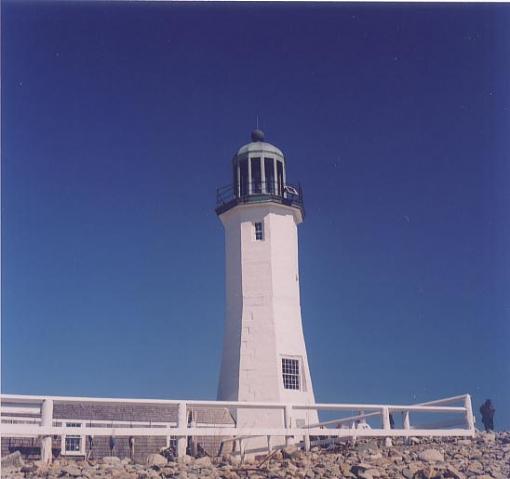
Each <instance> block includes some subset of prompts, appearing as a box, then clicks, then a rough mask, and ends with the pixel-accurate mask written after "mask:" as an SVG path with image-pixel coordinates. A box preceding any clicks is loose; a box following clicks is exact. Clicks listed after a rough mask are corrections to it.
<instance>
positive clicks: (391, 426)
mask: <svg viewBox="0 0 510 479" xmlns="http://www.w3.org/2000/svg"><path fill="white" fill-rule="evenodd" d="M390 428H391V429H395V419H393V414H391V412H390Z"/></svg>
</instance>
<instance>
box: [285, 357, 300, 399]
mask: <svg viewBox="0 0 510 479" xmlns="http://www.w3.org/2000/svg"><path fill="white" fill-rule="evenodd" d="M284 360H285V361H296V362H297V367H298V371H297V380H298V387H297V388H287V387H285V379H284V372H283V361H284ZM280 368H281V369H280V372H281V376H280V377H281V378H282V386H283V389H284V390H285V391H298V392H299V391H306V388H305V382H304V376H303V360H302V358H301V357H300V356H282V357H281V360H280ZM285 374H287V375H289V373H285ZM294 376H296V375H294Z"/></svg>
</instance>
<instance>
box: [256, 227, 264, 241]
mask: <svg viewBox="0 0 510 479" xmlns="http://www.w3.org/2000/svg"><path fill="white" fill-rule="evenodd" d="M255 239H256V240H257V241H262V240H263V239H264V223H255Z"/></svg>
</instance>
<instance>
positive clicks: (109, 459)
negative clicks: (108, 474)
mask: <svg viewBox="0 0 510 479" xmlns="http://www.w3.org/2000/svg"><path fill="white" fill-rule="evenodd" d="M102 461H103V464H109V465H111V466H114V465H119V464H120V458H118V457H116V456H105V457H103V459H102Z"/></svg>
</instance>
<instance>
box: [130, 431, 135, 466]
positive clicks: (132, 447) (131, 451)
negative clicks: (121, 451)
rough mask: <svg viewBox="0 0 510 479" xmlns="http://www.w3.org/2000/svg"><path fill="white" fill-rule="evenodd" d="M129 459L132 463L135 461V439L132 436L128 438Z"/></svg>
mask: <svg viewBox="0 0 510 479" xmlns="http://www.w3.org/2000/svg"><path fill="white" fill-rule="evenodd" d="M129 457H130V458H131V460H132V461H134V459H135V438H134V436H129Z"/></svg>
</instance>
